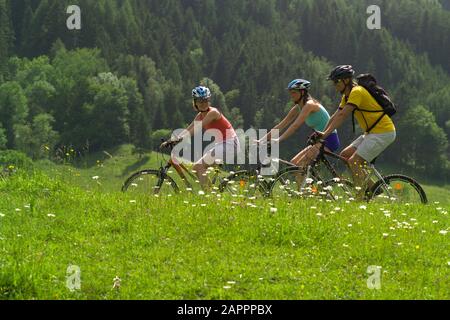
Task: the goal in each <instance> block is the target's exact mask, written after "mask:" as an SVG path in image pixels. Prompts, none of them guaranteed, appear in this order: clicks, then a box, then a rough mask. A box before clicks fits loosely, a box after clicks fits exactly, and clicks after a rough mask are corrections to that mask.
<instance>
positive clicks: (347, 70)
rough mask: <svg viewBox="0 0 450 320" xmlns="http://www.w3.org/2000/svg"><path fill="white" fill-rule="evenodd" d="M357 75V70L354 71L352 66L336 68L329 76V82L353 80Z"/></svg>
mask: <svg viewBox="0 0 450 320" xmlns="http://www.w3.org/2000/svg"><path fill="white" fill-rule="evenodd" d="M354 75H355V70H353V67H352V66H350V65H342V66H337V67H336V68H334V69H333V71H331V73H330V75H329V76H328V78H327V80H333V81H336V80H340V79H346V78H353V76H354Z"/></svg>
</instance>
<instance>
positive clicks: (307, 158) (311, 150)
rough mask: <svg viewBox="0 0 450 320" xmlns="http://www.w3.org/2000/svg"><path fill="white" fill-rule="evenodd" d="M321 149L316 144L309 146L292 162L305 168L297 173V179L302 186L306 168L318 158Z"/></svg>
mask: <svg viewBox="0 0 450 320" xmlns="http://www.w3.org/2000/svg"><path fill="white" fill-rule="evenodd" d="M319 152H320V149H319V148H318V147H316V146H309V147H307V148H305V149H304V150H302V151H301V152H300V153H299V154H298V155H297V156H295V157H294V159H292V160H291V162H292V163H293V164H295V165H297V166H299V167H300V168H302V169H303V170H301V173H298V174H296V177H295V179H296V180H297V184H298V185H299V186H301V185H302V184H303V182H304V180H305V174H306V168H307V166H308V165H309V164H310V163H311V162H312V161H313V160H314V159H316V158H317V156H318V155H319Z"/></svg>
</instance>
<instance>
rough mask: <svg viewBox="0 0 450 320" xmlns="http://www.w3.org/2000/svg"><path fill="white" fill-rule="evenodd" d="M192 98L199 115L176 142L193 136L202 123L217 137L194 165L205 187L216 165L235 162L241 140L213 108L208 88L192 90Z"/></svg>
mask: <svg viewBox="0 0 450 320" xmlns="http://www.w3.org/2000/svg"><path fill="white" fill-rule="evenodd" d="M192 97H193V99H194V101H193V106H194V109H195V110H196V111H197V112H198V114H197V116H196V117H195V119H194V121H193V122H192V123H191V124H190V125H189V127H187V128H186V130H185V131H184V132H183V133H182V134H181V135H180V136H178V137H177V138H176V140H178V141H181V140H182V139H183V138H184V137H186V136H192V135H193V134H194V127H195V124H196V122H197V123H198V122H200V123H201V128H202V129H203V130H205V131H206V132H207V133H209V134H211V136H214V137H215V140H214V142H215V143H214V145H212V146H211V147H210V148H209V149H207V150H205V152H204V155H203V157H202V158H201V159H200V160H198V161H197V162H196V163H195V164H194V170H195V171H196V174H197V177H198V180H199V181H200V184H201V185H202V186H203V187H205V186H206V185H207V184H208V179H207V177H206V170H207V169H208V168H209V167H211V166H213V165H214V164H220V163H223V162H224V160H225V159H228V161H233V160H234V155H236V154H237V153H238V152H239V150H240V146H239V139H238V137H237V135H236V132H235V131H234V128H233V126H232V125H231V123H230V122H229V121H228V119H227V118H225V116H224V115H223V114H222V113H220V112H219V110H217V109H216V108H213V107H211V102H210V101H211V91H210V90H209V89H208V88H206V87H202V86H200V87H196V88H195V89H194V90H192ZM208 131H209V132H208ZM168 143H170V141H169V142H165V143H163V144H162V145H161V146H162V147H164V146H165V145H166V144H168Z"/></svg>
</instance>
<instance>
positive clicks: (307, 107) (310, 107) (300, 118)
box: [279, 103, 315, 142]
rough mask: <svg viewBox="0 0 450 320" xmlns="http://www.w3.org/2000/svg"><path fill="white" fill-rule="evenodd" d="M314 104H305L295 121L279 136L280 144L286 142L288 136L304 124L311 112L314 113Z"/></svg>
mask: <svg viewBox="0 0 450 320" xmlns="http://www.w3.org/2000/svg"><path fill="white" fill-rule="evenodd" d="M314 107H315V105H314V104H311V103H307V104H306V105H305V106H304V107H303V108H302V111H301V112H300V114H299V115H298V117H297V119H295V121H294V122H293V123H292V124H291V125H290V126H289V128H288V129H287V130H286V131H285V132H284V133H283V134H282V135H281V137H280V140H279V141H280V142H281V141H284V140H286V139H287V138H289V137H290V136H292V135H293V134H294V132H295V131H297V130H298V128H300V127H301V126H302V125H303V123H305V121H306V118H308V116H309V115H310V114H311V112H313V111H314Z"/></svg>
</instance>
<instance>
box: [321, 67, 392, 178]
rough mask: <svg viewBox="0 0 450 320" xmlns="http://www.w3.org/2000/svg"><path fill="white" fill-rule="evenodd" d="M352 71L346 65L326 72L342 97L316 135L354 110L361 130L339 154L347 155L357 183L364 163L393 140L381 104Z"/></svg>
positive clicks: (362, 175) (330, 129)
mask: <svg viewBox="0 0 450 320" xmlns="http://www.w3.org/2000/svg"><path fill="white" fill-rule="evenodd" d="M354 75H355V71H354V70H353V67H352V66H350V65H342V66H337V67H336V68H334V70H333V71H332V72H331V74H330V75H329V77H328V80H331V81H333V83H334V86H335V88H336V91H338V92H340V93H341V94H342V100H341V103H340V106H339V109H338V110H337V111H336V112H335V113H334V114H333V116H332V117H331V120H330V122H329V123H328V125H327V128H326V130H325V131H324V132H321V133H319V135H320V136H321V137H322V138H325V139H326V138H327V137H329V136H330V134H332V133H333V132H334V130H336V129H337V128H339V127H340V126H341V125H342V123H343V122H344V120H345V119H346V118H348V117H349V116H350V115H352V114H354V116H355V118H356V120H357V122H358V124H359V126H360V127H361V129H362V130H363V131H364V134H363V135H361V136H360V137H359V138H358V139H356V140H355V141H354V142H353V143H352V144H350V146H348V147H347V148H345V149H344V150H343V151H342V152H341V156H342V157H344V158H345V159H347V161H348V165H349V167H350V169H351V171H352V174H353V179H354V181H355V183H356V184H357V185H359V186H361V185H362V184H363V181H364V178H365V173H364V170H363V169H364V167H365V165H367V163H371V162H373V161H374V160H375V159H376V158H377V157H378V156H379V155H380V154H381V153H382V152H383V151H384V150H385V149H386V148H387V147H388V146H389V145H390V144H392V143H393V142H394V141H395V138H396V129H395V126H394V123H393V122H392V120H391V118H390V117H389V116H387V115H384V116H383V117H382V118H380V116H381V115H382V112H383V108H382V107H381V106H380V105H379V104H378V103H377V101H376V100H375V99H374V98H373V97H372V96H371V94H370V93H369V92H368V91H367V90H366V89H365V88H364V87H362V86H359V85H357V83H356V82H355V81H354V80H353V78H354ZM359 109H363V110H368V111H369V112H368V111H362V110H359Z"/></svg>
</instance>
